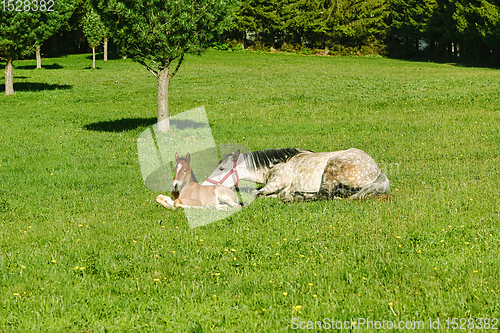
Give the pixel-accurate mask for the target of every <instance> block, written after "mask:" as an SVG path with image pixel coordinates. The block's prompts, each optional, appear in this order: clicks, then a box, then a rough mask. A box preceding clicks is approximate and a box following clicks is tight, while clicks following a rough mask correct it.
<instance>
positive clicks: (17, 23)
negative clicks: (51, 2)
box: [0, 10, 37, 95]
mask: <svg viewBox="0 0 500 333" xmlns="http://www.w3.org/2000/svg"><path fill="white" fill-rule="evenodd" d="M36 23H37V20H36V19H34V15H33V14H32V13H30V12H16V11H7V10H6V11H3V10H0V59H1V60H4V61H6V62H7V64H6V65H5V72H4V74H5V94H6V95H14V65H13V62H14V60H16V59H17V58H18V57H19V56H22V55H27V54H29V53H31V52H33V47H32V46H33V44H34V42H35V34H34V33H33V28H34V27H35V26H36Z"/></svg>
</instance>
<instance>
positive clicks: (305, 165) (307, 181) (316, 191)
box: [203, 148, 390, 201]
mask: <svg viewBox="0 0 500 333" xmlns="http://www.w3.org/2000/svg"><path fill="white" fill-rule="evenodd" d="M231 176H232V177H231ZM240 179H241V180H248V181H252V182H255V183H258V184H265V185H264V187H262V188H261V189H260V190H255V191H254V193H253V194H254V195H256V196H265V195H267V196H276V195H278V196H279V197H280V198H281V199H282V200H283V201H292V200H324V199H326V200H330V199H334V198H342V197H344V198H345V197H348V198H349V199H364V198H367V197H372V196H378V195H388V194H389V188H390V185H389V179H387V176H386V175H385V174H384V173H383V172H382V171H381V170H380V168H379V167H378V165H377V163H375V161H374V160H373V158H371V157H370V156H369V155H368V154H367V153H365V152H364V151H362V150H359V149H356V148H351V149H347V150H341V151H335V152H324V153H314V152H312V151H310V150H305V149H297V148H282V149H266V150H259V151H253V152H250V153H243V154H240V151H239V150H238V151H236V152H233V153H231V154H229V155H226V156H224V157H223V158H222V160H221V161H220V162H219V164H218V165H217V167H216V169H215V170H214V171H213V172H212V174H211V175H210V176H209V177H208V178H207V179H206V180H205V182H204V183H203V184H216V185H220V184H224V185H226V186H228V187H231V186H235V185H236V186H237V184H238V182H239V181H240Z"/></svg>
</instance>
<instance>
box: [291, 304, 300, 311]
mask: <svg viewBox="0 0 500 333" xmlns="http://www.w3.org/2000/svg"><path fill="white" fill-rule="evenodd" d="M293 309H294V310H295V311H299V310H300V309H302V305H297V306H294V307H293Z"/></svg>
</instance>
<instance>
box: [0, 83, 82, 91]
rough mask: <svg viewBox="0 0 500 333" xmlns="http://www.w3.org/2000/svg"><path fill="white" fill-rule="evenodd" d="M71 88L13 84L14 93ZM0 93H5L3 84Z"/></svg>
mask: <svg viewBox="0 0 500 333" xmlns="http://www.w3.org/2000/svg"><path fill="white" fill-rule="evenodd" d="M71 88H73V86H71V85H68V84H47V83H34V82H15V83H14V91H42V90H59V89H71ZM0 91H5V84H4V83H2V84H0Z"/></svg>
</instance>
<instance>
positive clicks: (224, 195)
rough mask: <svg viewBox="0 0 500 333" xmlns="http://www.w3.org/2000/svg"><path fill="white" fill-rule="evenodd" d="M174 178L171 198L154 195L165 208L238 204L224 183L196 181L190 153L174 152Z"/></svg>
mask: <svg viewBox="0 0 500 333" xmlns="http://www.w3.org/2000/svg"><path fill="white" fill-rule="evenodd" d="M175 161H176V163H177V164H176V166H175V178H174V182H173V187H174V189H173V191H172V193H171V194H172V197H173V198H174V199H172V198H171V197H167V196H165V195H161V194H160V195H159V196H157V197H156V202H158V203H159V204H160V205H162V206H164V207H165V208H172V209H176V208H177V207H182V208H186V207H195V208H202V207H215V208H216V209H219V210H221V209H225V208H227V207H228V206H229V207H231V208H234V207H235V206H237V205H238V197H237V196H236V194H235V193H234V192H233V191H231V190H230V189H229V188H227V187H225V186H224V185H216V186H213V185H201V184H199V183H198V182H197V181H196V177H195V176H194V173H193V171H192V170H191V165H190V164H189V163H190V162H191V155H190V154H189V153H188V154H187V155H186V158H180V157H179V155H177V153H175Z"/></svg>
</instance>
